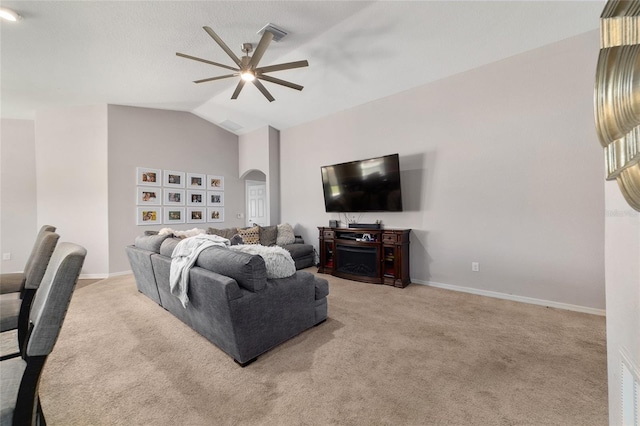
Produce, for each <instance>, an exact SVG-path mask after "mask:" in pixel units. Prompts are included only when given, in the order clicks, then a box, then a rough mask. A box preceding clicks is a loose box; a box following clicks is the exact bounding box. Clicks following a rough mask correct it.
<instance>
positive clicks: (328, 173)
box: [321, 154, 402, 213]
mask: <svg viewBox="0 0 640 426" xmlns="http://www.w3.org/2000/svg"><path fill="white" fill-rule="evenodd" d="M321 171H322V186H323V188H324V205H325V209H326V211H327V212H338V213H350V212H400V211H402V193H401V191H400V161H399V156H398V154H392V155H385V156H383V157H377V158H369V159H367V160H359V161H351V162H348V163H340V164H334V165H331V166H323V167H321Z"/></svg>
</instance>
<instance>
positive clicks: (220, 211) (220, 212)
mask: <svg viewBox="0 0 640 426" xmlns="http://www.w3.org/2000/svg"><path fill="white" fill-rule="evenodd" d="M207 222H224V207H208V208H207Z"/></svg>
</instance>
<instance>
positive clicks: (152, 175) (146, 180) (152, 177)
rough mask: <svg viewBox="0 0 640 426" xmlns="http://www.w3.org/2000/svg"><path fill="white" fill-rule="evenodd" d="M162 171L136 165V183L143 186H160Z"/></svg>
mask: <svg viewBox="0 0 640 426" xmlns="http://www.w3.org/2000/svg"><path fill="white" fill-rule="evenodd" d="M161 182H162V171H161V170H160V169H151V168H149V167H136V183H137V184H138V185H144V186H161Z"/></svg>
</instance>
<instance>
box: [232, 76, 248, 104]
mask: <svg viewBox="0 0 640 426" xmlns="http://www.w3.org/2000/svg"><path fill="white" fill-rule="evenodd" d="M246 82H247V81H246V80H243V79H240V82H238V85H237V86H236V90H235V91H234V92H233V95H231V99H238V95H239V94H240V91H241V90H242V88H243V87H244V84H245V83H246Z"/></svg>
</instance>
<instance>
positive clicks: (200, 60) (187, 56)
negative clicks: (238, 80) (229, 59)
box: [176, 52, 240, 71]
mask: <svg viewBox="0 0 640 426" xmlns="http://www.w3.org/2000/svg"><path fill="white" fill-rule="evenodd" d="M176 56H181V57H183V58H187V59H193V60H194V61H199V62H204V63H205V64H209V65H215V66H217V67H222V68H226V69H228V70H231V71H240V70H239V69H238V68H234V67H230V66H228V65H224V64H219V63H217V62H213V61H208V60H206V59H202V58H197V57H195V56H191V55H185V54H184V53H180V52H176Z"/></svg>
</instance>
